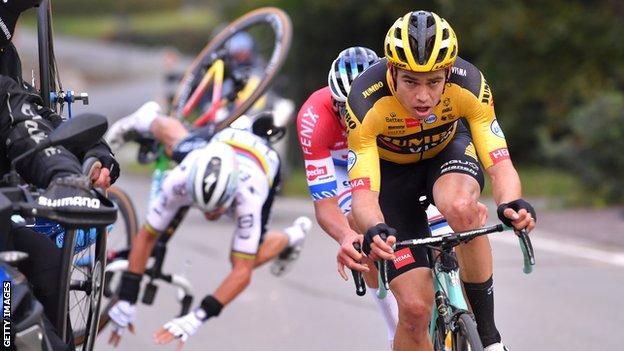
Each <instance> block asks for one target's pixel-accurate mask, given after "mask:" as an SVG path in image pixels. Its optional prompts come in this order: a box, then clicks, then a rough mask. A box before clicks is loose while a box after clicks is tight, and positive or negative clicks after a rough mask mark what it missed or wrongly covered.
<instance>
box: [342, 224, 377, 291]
mask: <svg viewBox="0 0 624 351" xmlns="http://www.w3.org/2000/svg"><path fill="white" fill-rule="evenodd" d="M362 241H364V236H363V235H361V234H358V233H356V232H354V231H350V232H349V234H348V235H346V236H345V237H344V238H342V240H341V241H340V250H339V251H338V255H337V256H336V262H337V263H338V274H340V276H341V277H342V279H344V280H348V278H347V275H346V274H345V271H344V268H345V266H347V267H348V268H350V269H352V270H356V271H359V272H368V271H369V268H368V266H367V265H365V264H361V263H360V261H361V260H362V257H364V256H363V255H362V254H361V253H359V252H358V251H357V250H356V249H355V247H353V244H354V243H359V244H360V245H361V244H362Z"/></svg>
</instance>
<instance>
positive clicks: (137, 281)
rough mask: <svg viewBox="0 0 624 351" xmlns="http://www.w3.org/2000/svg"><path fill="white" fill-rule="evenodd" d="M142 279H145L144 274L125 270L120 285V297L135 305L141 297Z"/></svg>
mask: <svg viewBox="0 0 624 351" xmlns="http://www.w3.org/2000/svg"><path fill="white" fill-rule="evenodd" d="M141 279H143V274H136V273H132V272H128V271H124V272H123V273H122V275H121V284H120V286H119V299H120V300H123V301H128V302H129V303H131V304H133V305H134V304H135V303H136V302H137V300H138V298H139V290H140V288H141Z"/></svg>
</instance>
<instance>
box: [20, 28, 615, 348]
mask: <svg viewBox="0 0 624 351" xmlns="http://www.w3.org/2000/svg"><path fill="white" fill-rule="evenodd" d="M17 41H18V47H19V49H20V50H21V52H22V58H23V59H25V57H27V56H29V55H30V56H32V55H33V52H34V51H33V47H34V45H33V43H34V42H33V40H32V39H31V38H29V37H28V35H27V34H24V35H22V36H20V37H18V38H17ZM56 50H57V58H58V60H59V62H61V65H62V68H61V72H62V73H63V76H64V77H65V78H64V81H65V86H66V87H68V86H71V87H72V88H74V89H75V90H77V91H84V90H86V91H88V92H89V94H90V97H91V104H90V105H89V106H87V107H81V106H79V107H77V108H76V110H77V111H80V112H85V111H91V112H98V113H103V114H105V115H107V116H108V117H109V119H110V120H111V121H114V120H116V119H117V118H119V117H121V116H124V115H126V114H128V113H130V112H132V111H134V110H135V109H136V108H137V107H138V106H139V105H140V104H142V103H143V102H145V101H147V100H149V99H158V98H161V97H162V96H163V94H164V92H165V88H164V86H163V83H162V82H163V79H162V73H163V71H164V70H165V69H166V65H167V63H166V59H165V56H166V54H165V53H164V51H162V50H141V49H137V48H132V47H128V46H119V45H113V44H110V43H95V44H94V43H88V42H82V41H76V40H73V39H67V38H62V37H60V38H58V39H57V41H56ZM25 61H28V60H27V59H25ZM28 65H29V64H28V63H25V67H24V68H25V70H26V71H27V72H29V66H28ZM27 76H28V74H27ZM120 154H121V155H131V152H128V151H126V152H121V153H120ZM129 157H131V156H129ZM119 185H120V186H121V187H123V188H124V189H125V190H127V191H128V192H129V193H130V194H131V196H132V198H133V199H134V201H135V202H136V205H137V207H138V209H139V213H141V214H142V213H144V210H145V206H146V205H147V203H146V198H147V194H148V187H149V179H148V178H147V177H139V176H129V175H124V176H123V177H122V178H121V179H120V181H119ZM492 208H493V207H492V206H490V209H492ZM273 214H274V216H273V223H272V227H273V228H276V229H280V228H284V227H285V226H287V225H289V224H290V223H291V222H292V220H293V219H295V218H296V217H297V216H299V215H307V216H310V217H312V216H313V209H312V205H311V203H310V201H307V200H293V199H285V198H279V199H278V200H277V201H276V203H275V206H274V210H273ZM622 214H623V212H622V209H609V210H601V211H586V210H577V211H565V212H540V217H539V221H540V222H539V227H538V229H537V230H536V231H535V232H534V234H533V235H532V237H533V241H534V245H535V249H536V256H537V266H536V268H535V271H534V273H533V274H531V275H524V274H523V273H522V271H521V265H522V257H521V253H520V251H519V248H518V246H517V242H516V240H515V238H513V237H512V236H511V235H510V234H509V233H507V234H499V235H497V236H495V237H493V238H492V241H493V250H494V258H495V294H496V316H497V323H498V325H499V329H500V330H501V331H502V334H503V338H504V341H505V342H506V343H507V345H508V346H510V348H511V349H512V350H516V351H518V350H521V351H525V350H530V351H534V350H537V351H541V350H548V351H550V350H569V351H575V350H579V351H580V350H588V349H591V350H620V349H622V347H621V345H620V342H619V338H618V336H617V335H619V330H620V326H621V325H622V324H624V316H623V314H622V311H624V302H623V301H622V299H621V296H623V295H624V271H623V268H624V218H623V216H622ZM491 217H492V218H493V217H494V214H493V213H492V214H491ZM232 229H233V228H232V223H229V222H228V221H220V222H217V223H209V222H207V221H205V220H204V219H203V217H202V216H201V215H200V214H199V213H197V212H196V211H195V212H193V211H192V212H191V213H190V215H189V216H188V218H187V219H186V220H185V222H184V224H183V225H182V227H181V228H180V229H179V231H178V233H177V234H176V237H175V238H174V239H173V240H172V242H171V245H170V247H169V249H170V251H169V254H168V259H167V262H166V265H165V267H166V270H167V271H169V272H182V271H186V275H187V276H188V277H189V279H191V281H192V282H193V286H194V293H195V294H196V299H197V301H199V300H200V299H201V298H202V297H203V296H204V295H205V294H207V293H210V292H212V291H213V290H214V289H215V288H216V287H217V285H218V284H219V282H220V281H221V279H223V278H224V277H225V275H226V274H227V272H228V270H229V264H228V251H229V242H230V237H231V232H232ZM336 250H337V245H336V244H335V243H334V242H333V241H332V240H330V239H329V238H328V236H327V235H325V234H324V233H323V232H322V231H321V229H320V228H319V227H318V226H317V225H315V226H314V227H313V229H312V231H311V233H310V234H309V235H308V238H307V240H306V246H305V250H304V252H303V254H302V256H301V258H300V260H299V261H298V262H297V264H296V266H295V267H294V268H293V270H292V271H291V272H290V273H289V274H288V275H286V276H284V277H280V278H276V277H274V276H272V275H271V273H270V272H269V270H268V268H267V267H261V268H260V269H258V270H257V271H256V272H255V273H254V277H253V281H252V284H251V286H250V287H249V288H248V289H247V290H246V291H245V292H244V293H243V294H241V295H240V296H239V297H238V298H237V299H236V300H235V301H234V302H233V303H232V304H231V305H230V306H227V308H225V309H224V311H223V313H222V314H221V316H220V317H218V318H216V319H213V320H210V321H209V322H207V323H206V325H204V326H203V327H202V329H201V330H200V331H199V332H198V334H197V335H195V336H193V337H192V338H191V340H190V341H189V342H188V345H186V348H185V349H187V350H249V349H251V350H295V349H296V350H311V351H312V350H314V351H316V350H346V349H358V350H387V349H389V348H388V344H387V341H386V335H385V327H384V325H383V322H382V319H381V317H380V315H379V313H378V312H377V307H376V306H375V303H374V302H373V300H372V297H371V296H369V295H368V296H365V297H363V298H360V297H357V296H356V295H355V293H354V287H353V283H352V282H351V281H349V282H343V281H342V280H341V279H340V278H339V276H338V274H337V273H336V267H335V254H336ZM188 263H190V267H188V268H185V267H186V266H187V264H188ZM178 308H179V307H178V305H177V303H176V300H175V290H174V289H172V288H170V287H168V286H166V285H163V286H162V287H161V289H160V291H159V294H158V297H157V298H156V302H155V303H154V305H152V306H144V305H140V306H139V318H138V322H137V334H136V335H130V334H128V335H126V337H125V338H124V340H123V341H122V344H121V345H120V349H121V350H155V349H164V350H167V349H173V346H170V347H158V346H156V345H155V344H153V342H152V341H151V335H152V333H153V332H154V331H155V330H156V329H158V327H159V326H160V325H161V324H162V323H164V322H166V321H167V320H168V319H170V318H171V317H173V316H174V315H175V314H177V312H178ZM108 332H109V331H108V330H106V331H105V334H106V335H105V336H102V337H101V338H100V340H99V341H98V349H100V350H108V349H110V348H109V347H108V346H107V345H106V343H105V339H106V337H107V336H108Z"/></svg>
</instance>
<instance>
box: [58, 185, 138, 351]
mask: <svg viewBox="0 0 624 351" xmlns="http://www.w3.org/2000/svg"><path fill="white" fill-rule="evenodd" d="M107 196H108V198H109V199H110V200H111V201H113V202H114V203H115V204H116V205H117V208H118V209H119V214H120V215H119V216H117V221H116V222H115V224H113V227H112V228H111V230H110V231H109V233H108V245H107V247H106V256H107V257H111V256H113V255H115V253H116V252H118V251H122V250H125V249H128V248H129V247H130V243H131V242H132V238H134V236H135V235H136V233H137V231H138V221H137V215H136V210H135V208H134V205H133V203H132V201H131V200H130V197H129V196H128V195H127V194H126V193H125V192H124V191H123V190H121V189H120V188H118V187H115V186H112V187H110V188H109V189H108V191H107ZM85 256H86V255H85V254H83V253H79V254H77V255H76V261H74V268H73V269H74V272H73V273H72V276H73V275H78V276H80V273H81V272H83V271H84V268H83V267H80V264H81V263H84V262H88V261H86V259H85ZM77 263H78V264H77ZM105 264H106V263H105V262H102V266H101V270H100V269H98V274H101V275H102V280H101V281H102V283H101V288H100V289H99V290H100V291H98V293H100V296H101V298H100V299H101V301H100V302H99V303H100V306H101V309H99V311H100V312H101V313H100V316H99V322H98V323H97V324H95V322H92V323H91V324H89V323H87V322H88V321H87V320H86V318H84V316H85V312H84V311H85V310H86V309H87V306H86V303H85V301H84V299H83V300H81V299H80V298H81V297H83V296H81V295H79V294H77V293H74V292H72V293H70V296H69V298H70V304H69V308H70V319H71V323H72V327H73V335H74V345H76V346H81V345H82V346H83V350H90V349H89V348H88V347H89V345H92V344H93V343H94V342H95V337H96V334H97V332H99V330H101V329H102V328H103V327H104V325H106V323H107V322H108V315H107V314H106V313H105V311H107V310H108V309H109V308H110V307H109V305H111V304H112V302H111V299H110V298H109V297H110V296H107V294H106V292H105V287H106V286H107V285H108V283H109V282H108V281H107V278H108V276H107V275H106V273H105V270H104V268H105V267H106V265H105ZM102 295H103V296H102ZM72 301H73V303H72ZM92 320H93V321H94V320H95V319H94V318H93V319H92ZM87 325H88V326H89V327H87ZM96 325H97V328H96V327H95V326H96Z"/></svg>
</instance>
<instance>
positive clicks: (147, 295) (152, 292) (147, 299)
mask: <svg viewBox="0 0 624 351" xmlns="http://www.w3.org/2000/svg"><path fill="white" fill-rule="evenodd" d="M157 292H158V286H157V285H155V284H152V283H148V284H147V285H146V286H145V290H144V291H143V298H142V299H141V301H142V302H143V303H144V304H146V305H151V304H153V303H154V298H156V293H157Z"/></svg>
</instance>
